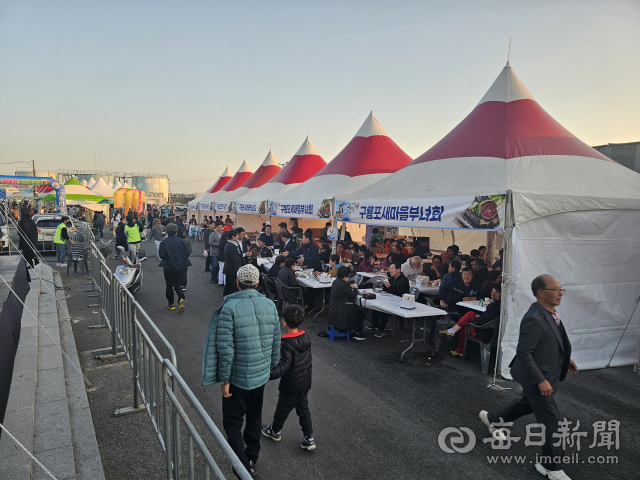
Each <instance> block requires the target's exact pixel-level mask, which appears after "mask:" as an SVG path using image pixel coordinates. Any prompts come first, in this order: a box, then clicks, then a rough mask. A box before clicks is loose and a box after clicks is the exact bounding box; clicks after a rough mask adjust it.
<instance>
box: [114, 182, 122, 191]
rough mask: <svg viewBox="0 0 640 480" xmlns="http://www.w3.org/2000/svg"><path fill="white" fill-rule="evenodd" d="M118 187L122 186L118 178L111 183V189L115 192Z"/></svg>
mask: <svg viewBox="0 0 640 480" xmlns="http://www.w3.org/2000/svg"><path fill="white" fill-rule="evenodd" d="M120 188H122V183H120V180H116V182H115V183H114V184H113V191H114V192H115V191H117V190H118V189H120Z"/></svg>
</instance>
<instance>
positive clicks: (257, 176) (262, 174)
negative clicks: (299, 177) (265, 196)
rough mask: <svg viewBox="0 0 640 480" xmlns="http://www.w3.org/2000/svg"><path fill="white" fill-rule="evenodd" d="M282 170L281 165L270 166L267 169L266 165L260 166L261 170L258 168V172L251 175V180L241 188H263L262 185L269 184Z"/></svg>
mask: <svg viewBox="0 0 640 480" xmlns="http://www.w3.org/2000/svg"><path fill="white" fill-rule="evenodd" d="M281 170H282V168H281V167H280V165H278V166H276V165H269V166H266V167H265V166H264V165H262V166H260V168H258V170H256V173H254V174H253V175H251V178H249V179H248V180H247V181H246V182H245V183H243V184H242V185H241V186H242V187H243V188H258V187H261V186H262V185H264V184H265V183H267V182H268V181H269V180H271V179H272V178H273V177H274V176H276V175H277V174H278V173H279V172H280V171H281Z"/></svg>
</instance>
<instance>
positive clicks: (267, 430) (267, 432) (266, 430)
mask: <svg viewBox="0 0 640 480" xmlns="http://www.w3.org/2000/svg"><path fill="white" fill-rule="evenodd" d="M262 434H263V435H264V436H265V437H269V438H270V439H271V440H273V441H274V442H279V441H280V440H282V435H280V432H277V433H276V432H274V431H273V428H271V425H263V426H262Z"/></svg>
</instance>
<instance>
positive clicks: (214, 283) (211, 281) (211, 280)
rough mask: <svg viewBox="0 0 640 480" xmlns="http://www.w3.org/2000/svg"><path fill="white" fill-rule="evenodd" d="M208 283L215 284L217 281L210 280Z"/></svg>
mask: <svg viewBox="0 0 640 480" xmlns="http://www.w3.org/2000/svg"><path fill="white" fill-rule="evenodd" d="M209 283H213V284H214V285H217V284H218V281H217V280H211V281H210V282H209Z"/></svg>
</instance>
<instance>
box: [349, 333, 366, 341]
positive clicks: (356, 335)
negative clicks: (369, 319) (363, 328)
mask: <svg viewBox="0 0 640 480" xmlns="http://www.w3.org/2000/svg"><path fill="white" fill-rule="evenodd" d="M351 338H353V339H354V340H366V339H367V337H365V336H364V333H354V334H353V335H351Z"/></svg>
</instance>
